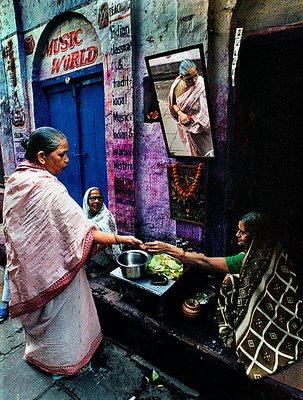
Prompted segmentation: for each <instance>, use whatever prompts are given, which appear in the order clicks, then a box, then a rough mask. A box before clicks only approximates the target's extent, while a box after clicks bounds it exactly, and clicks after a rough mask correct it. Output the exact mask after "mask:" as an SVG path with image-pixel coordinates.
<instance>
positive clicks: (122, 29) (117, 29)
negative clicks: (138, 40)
mask: <svg viewBox="0 0 303 400" xmlns="http://www.w3.org/2000/svg"><path fill="white" fill-rule="evenodd" d="M110 35H111V38H112V39H113V38H117V37H122V36H129V35H130V29H129V26H123V25H120V24H117V25H115V24H114V25H111V26H110Z"/></svg>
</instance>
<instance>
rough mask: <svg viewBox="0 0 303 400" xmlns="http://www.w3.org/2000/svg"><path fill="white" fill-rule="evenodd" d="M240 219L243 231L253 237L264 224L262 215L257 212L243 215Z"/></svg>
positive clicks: (264, 220)
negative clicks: (243, 227)
mask: <svg viewBox="0 0 303 400" xmlns="http://www.w3.org/2000/svg"><path fill="white" fill-rule="evenodd" d="M240 219H241V221H242V222H243V224H244V226H245V230H246V231H247V232H248V233H249V234H250V235H255V234H256V233H257V232H258V230H259V229H260V228H261V227H263V226H264V224H265V223H266V218H265V216H264V214H261V213H260V212H258V211H252V212H250V213H247V214H244V215H242V217H241V218H240Z"/></svg>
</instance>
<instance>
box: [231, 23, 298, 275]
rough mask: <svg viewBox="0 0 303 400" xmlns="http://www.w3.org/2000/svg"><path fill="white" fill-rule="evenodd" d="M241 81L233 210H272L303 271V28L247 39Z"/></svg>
mask: <svg viewBox="0 0 303 400" xmlns="http://www.w3.org/2000/svg"><path fill="white" fill-rule="evenodd" d="M236 82H237V84H236V97H235V99H236V124H235V129H234V137H233V143H232V152H231V159H232V160H233V168H232V175H233V184H232V193H231V197H232V199H233V202H232V209H233V216H234V217H235V218H237V217H238V216H239V215H241V214H242V213H244V212H247V211H251V210H256V209H257V210H261V211H263V212H265V213H267V214H268V215H269V216H270V217H271V219H272V221H273V223H274V226H275V228H276V230H277V232H278V234H279V236H280V238H281V240H282V242H283V244H284V246H285V247H286V249H287V251H288V252H289V255H290V257H291V258H292V260H293V262H294V263H295V264H296V266H297V270H298V273H300V269H301V260H302V256H303V245H302V242H303V230H302V223H303V207H302V205H303V169H302V160H303V157H302V154H303V153H302V152H303V145H302V143H303V141H302V134H303V29H302V28H301V29H299V28H297V29H289V30H281V31H277V32H274V33H270V34H261V35H258V36H252V37H249V38H246V39H245V40H243V42H242V45H241V51H240V54H239V68H238V70H237V80H236ZM236 216H237V217H236ZM300 274H301V273H300ZM301 276H302V275H301Z"/></svg>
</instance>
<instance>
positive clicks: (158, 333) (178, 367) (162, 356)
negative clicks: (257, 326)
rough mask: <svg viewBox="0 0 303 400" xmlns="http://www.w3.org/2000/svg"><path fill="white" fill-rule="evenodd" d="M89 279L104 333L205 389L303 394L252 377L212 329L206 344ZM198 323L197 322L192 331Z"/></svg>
mask: <svg viewBox="0 0 303 400" xmlns="http://www.w3.org/2000/svg"><path fill="white" fill-rule="evenodd" d="M90 283H91V288H92V291H93V295H94V298H95V301H96V306H97V309H98V312H99V315H100V321H101V325H102V329H103V331H104V333H105V334H106V335H109V336H110V337H113V338H114V339H116V340H118V341H120V342H121V343H123V344H125V345H126V346H127V347H129V348H130V349H132V350H133V351H134V352H136V353H137V354H139V355H141V356H142V357H144V358H145V359H146V360H148V361H149V362H151V363H152V364H154V365H156V366H158V367H159V368H161V369H162V370H163V371H164V372H166V373H168V374H169V375H172V376H174V377H176V378H177V379H178V380H180V381H182V382H183V383H184V384H185V385H188V386H190V387H192V388H193V389H195V390H197V391H199V392H200V393H201V394H203V395H206V396H209V398H213V399H216V400H217V399H218V398H221V397H222V396H224V399H225V400H228V399H230V400H238V399H239V400H244V399H245V400H255V399H260V400H261V399H266V400H285V399H292V400H299V399H300V400H302V399H303V393H302V391H300V390H297V389H295V388H292V387H291V386H288V385H287V384H284V383H281V382H278V381H276V380H275V379H273V378H271V377H270V378H269V377H267V378H263V379H261V380H258V381H250V380H249V379H248V378H247V377H246V375H245V372H244V369H243V367H242V366H241V365H239V364H237V362H236V358H235V355H233V354H231V353H229V352H227V351H226V350H223V349H222V348H220V347H219V346H218V345H217V344H215V346H214V348H212V346H211V345H209V343H210V344H211V343H213V341H216V337H215V335H213V333H212V330H211V329H210V331H209V332H208V334H209V335H210V337H208V341H207V344H205V341H204V342H203V340H201V338H198V340H197V339H196V338H195V337H194V335H191V334H190V332H191V329H189V330H188V331H189V334H185V333H184V332H182V331H181V330H180V329H178V327H176V326H174V324H173V323H171V322H170V321H166V320H165V318H164V320H163V321H161V320H159V319H158V318H156V316H155V315H153V314H152V313H146V312H144V311H142V310H140V309H139V308H138V307H136V305H134V304H131V303H129V302H126V301H123V300H122V299H121V296H120V294H119V291H116V290H112V289H111V288H108V287H105V286H103V285H102V284H100V283H98V282H97V281H91V282H90ZM206 322H207V321H206ZM189 328H190V327H189ZM196 328H197V327H194V326H193V325H192V331H196ZM203 329H207V326H204V328H203ZM212 335H213V336H212ZM206 336H207V335H206Z"/></svg>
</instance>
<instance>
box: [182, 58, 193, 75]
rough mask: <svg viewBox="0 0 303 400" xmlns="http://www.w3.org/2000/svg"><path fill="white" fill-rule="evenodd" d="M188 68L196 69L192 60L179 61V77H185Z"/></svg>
mask: <svg viewBox="0 0 303 400" xmlns="http://www.w3.org/2000/svg"><path fill="white" fill-rule="evenodd" d="M190 68H196V69H197V66H196V64H195V63H194V62H193V61H192V60H189V59H185V60H183V61H181V64H180V66H179V73H180V75H181V76H185V75H186V74H188V70H189V69H190Z"/></svg>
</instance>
